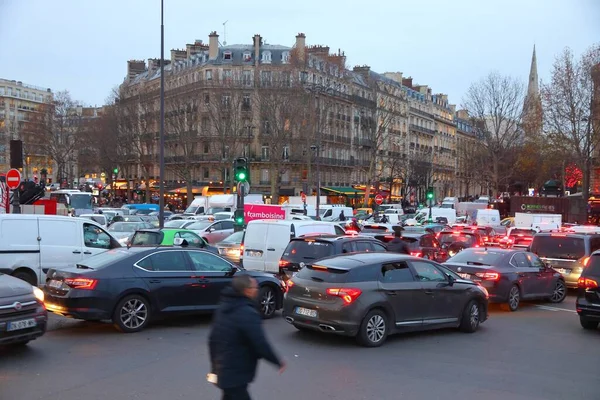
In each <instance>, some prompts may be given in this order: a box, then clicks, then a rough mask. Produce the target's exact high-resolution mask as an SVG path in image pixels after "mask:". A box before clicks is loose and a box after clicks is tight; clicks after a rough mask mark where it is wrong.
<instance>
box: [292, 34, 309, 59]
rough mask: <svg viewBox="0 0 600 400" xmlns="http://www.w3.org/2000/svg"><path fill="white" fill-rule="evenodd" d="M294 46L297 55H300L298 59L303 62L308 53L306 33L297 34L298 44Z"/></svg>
mask: <svg viewBox="0 0 600 400" xmlns="http://www.w3.org/2000/svg"><path fill="white" fill-rule="evenodd" d="M294 47H295V48H296V56H297V57H298V61H300V62H301V63H303V62H304V60H305V54H306V35H305V34H304V33H299V34H297V35H296V44H295V46H294Z"/></svg>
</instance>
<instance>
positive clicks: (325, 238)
mask: <svg viewBox="0 0 600 400" xmlns="http://www.w3.org/2000/svg"><path fill="white" fill-rule="evenodd" d="M300 240H302V241H307V240H310V241H319V242H341V241H351V240H371V241H377V242H379V241H378V240H377V239H375V238H374V237H372V236H361V235H332V234H323V235H314V236H299V237H295V238H293V239H292V240H291V241H292V242H293V241H300Z"/></svg>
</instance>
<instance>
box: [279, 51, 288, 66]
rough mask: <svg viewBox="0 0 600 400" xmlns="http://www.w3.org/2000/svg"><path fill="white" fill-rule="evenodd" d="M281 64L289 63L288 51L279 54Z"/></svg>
mask: <svg viewBox="0 0 600 400" xmlns="http://www.w3.org/2000/svg"><path fill="white" fill-rule="evenodd" d="M281 62H283V63H284V64H287V63H289V62H290V52H289V51H284V52H283V53H281Z"/></svg>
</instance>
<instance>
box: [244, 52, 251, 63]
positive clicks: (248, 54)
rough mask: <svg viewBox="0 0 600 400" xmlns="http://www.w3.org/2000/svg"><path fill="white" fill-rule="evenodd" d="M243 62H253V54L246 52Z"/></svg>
mask: <svg viewBox="0 0 600 400" xmlns="http://www.w3.org/2000/svg"><path fill="white" fill-rule="evenodd" d="M243 60H244V61H246V62H248V61H252V53H250V52H249V51H245V52H244V56H243Z"/></svg>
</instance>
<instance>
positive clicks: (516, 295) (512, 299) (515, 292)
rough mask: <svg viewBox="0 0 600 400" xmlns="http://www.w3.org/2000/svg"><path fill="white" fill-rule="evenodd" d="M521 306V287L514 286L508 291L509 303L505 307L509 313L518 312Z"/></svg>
mask: <svg viewBox="0 0 600 400" xmlns="http://www.w3.org/2000/svg"><path fill="white" fill-rule="evenodd" d="M520 304H521V290H520V289H519V286H517V285H512V286H511V287H510V289H509V290H508V302H507V303H506V304H505V305H503V306H504V307H503V308H506V309H507V310H508V311H513V312H514V311H517V310H518V309H519V305H520Z"/></svg>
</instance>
